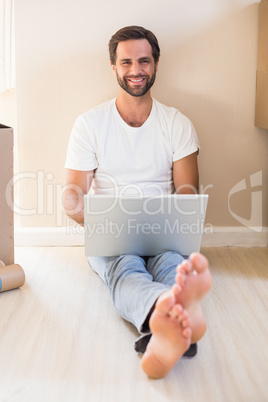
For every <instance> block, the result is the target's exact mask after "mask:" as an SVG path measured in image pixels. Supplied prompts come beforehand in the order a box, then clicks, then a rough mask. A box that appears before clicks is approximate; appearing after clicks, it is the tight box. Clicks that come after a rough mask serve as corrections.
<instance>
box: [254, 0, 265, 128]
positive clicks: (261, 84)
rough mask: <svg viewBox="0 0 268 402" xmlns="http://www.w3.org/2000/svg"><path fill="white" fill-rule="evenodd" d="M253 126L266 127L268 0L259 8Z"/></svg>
mask: <svg viewBox="0 0 268 402" xmlns="http://www.w3.org/2000/svg"><path fill="white" fill-rule="evenodd" d="M255 126H258V127H261V128H266V129H268V0H261V3H260V9H259V39H258V66H257V85H256V108H255Z"/></svg>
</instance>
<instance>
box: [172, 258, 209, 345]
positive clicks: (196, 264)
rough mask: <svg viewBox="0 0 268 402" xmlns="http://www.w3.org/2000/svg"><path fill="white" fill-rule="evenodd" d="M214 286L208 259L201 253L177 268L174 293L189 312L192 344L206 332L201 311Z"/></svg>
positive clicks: (177, 300)
mask: <svg viewBox="0 0 268 402" xmlns="http://www.w3.org/2000/svg"><path fill="white" fill-rule="evenodd" d="M211 285H212V278H211V275H210V272H209V267H208V261H207V259H206V257H204V256H203V255H202V254H199V253H193V254H191V255H190V257H189V260H185V261H183V262H182V264H180V265H179V266H178V267H177V275H176V285H175V286H173V292H174V295H175V298H176V303H179V304H181V305H182V306H183V308H184V309H185V310H187V313H188V316H189V320H190V327H191V329H192V339H191V343H195V342H197V341H198V340H199V339H200V338H202V336H203V335H204V333H205V332H206V322H205V318H204V315H203V312H202V309H201V304H200V302H201V300H202V299H203V298H204V296H205V295H206V294H207V292H208V291H209V289H210V288H211Z"/></svg>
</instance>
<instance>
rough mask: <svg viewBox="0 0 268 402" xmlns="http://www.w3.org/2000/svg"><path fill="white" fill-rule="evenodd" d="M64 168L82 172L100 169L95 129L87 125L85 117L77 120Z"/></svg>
mask: <svg viewBox="0 0 268 402" xmlns="http://www.w3.org/2000/svg"><path fill="white" fill-rule="evenodd" d="M64 167H65V168H68V169H73V170H82V171H88V170H94V169H96V168H97V167H98V162H97V158H96V140H95V136H94V127H90V126H89V124H87V122H86V121H85V118H84V117H83V115H82V116H80V117H79V118H78V119H77V120H76V122H75V124H74V127H73V129H72V132H71V137H70V140H69V144H68V149H67V157H66V162H65V165H64Z"/></svg>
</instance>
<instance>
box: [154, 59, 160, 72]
mask: <svg viewBox="0 0 268 402" xmlns="http://www.w3.org/2000/svg"><path fill="white" fill-rule="evenodd" d="M158 64H159V59H158V62H157V63H156V64H155V72H156V73H157V71H158Z"/></svg>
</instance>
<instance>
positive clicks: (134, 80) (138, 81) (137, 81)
mask: <svg viewBox="0 0 268 402" xmlns="http://www.w3.org/2000/svg"><path fill="white" fill-rule="evenodd" d="M142 80H143V78H141V79H140V80H130V81H133V82H141V81H142Z"/></svg>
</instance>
